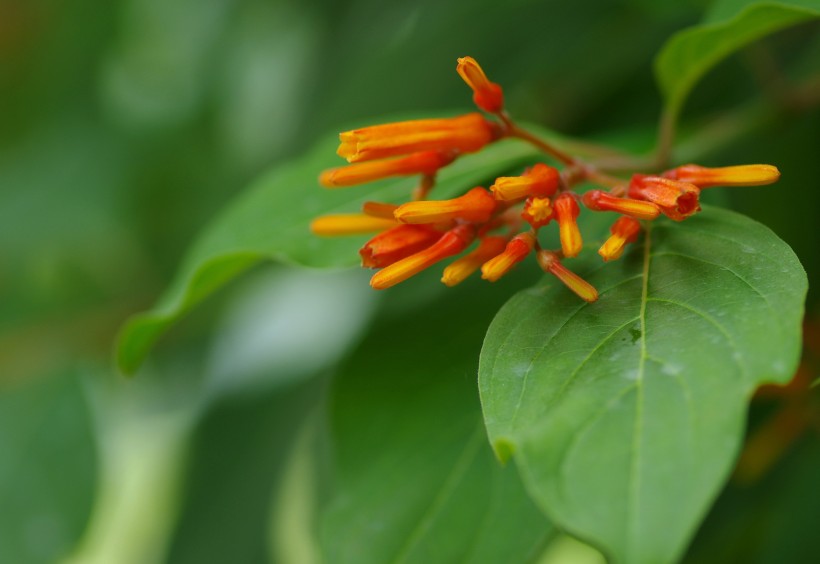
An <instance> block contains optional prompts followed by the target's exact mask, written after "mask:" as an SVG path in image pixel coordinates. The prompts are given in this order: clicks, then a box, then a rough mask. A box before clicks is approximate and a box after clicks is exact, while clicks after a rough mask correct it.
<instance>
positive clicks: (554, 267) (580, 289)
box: [535, 250, 598, 303]
mask: <svg viewBox="0 0 820 564" xmlns="http://www.w3.org/2000/svg"><path fill="white" fill-rule="evenodd" d="M535 256H536V259H538V265H539V266H540V267H541V269H542V270H543V271H544V272H549V273H550V274H552V275H553V276H555V277H556V278H558V280H560V281H561V282H563V283H564V285H565V286H566V287H567V288H569V289H570V290H572V291H573V292H574V293H575V294H576V295H577V296H578V297H579V298H581V299H582V300H584V301H585V302H589V303H592V302H594V301H596V300H597V299H598V290H596V289H595V287H594V286H593V285H592V284H590V283H589V282H587V281H586V280H584V279H583V278H581V277H580V276H578V275H577V274H575V273H574V272H572V271H571V270H567V268H566V267H565V266H564V265H563V264H561V261H560V260H559V259H558V255H557V254H555V253H554V252H552V251H546V250H540V251H538V253H537V254H536V255H535Z"/></svg>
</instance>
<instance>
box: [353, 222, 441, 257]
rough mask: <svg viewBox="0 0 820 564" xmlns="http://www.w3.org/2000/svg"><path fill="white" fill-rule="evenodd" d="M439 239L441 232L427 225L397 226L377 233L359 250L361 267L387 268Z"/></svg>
mask: <svg viewBox="0 0 820 564" xmlns="http://www.w3.org/2000/svg"><path fill="white" fill-rule="evenodd" d="M440 238H441V231H439V230H437V229H435V228H433V227H431V226H429V225H397V226H395V227H393V228H392V229H388V230H387V231H384V232H383V233H379V234H378V235H376V236H375V237H373V238H372V239H371V240H370V241H368V242H367V243H365V245H364V247H362V248H361V250H359V254H360V255H361V257H362V266H364V267H367V268H382V267H385V266H389V265H391V264H393V263H394V262H397V261H399V260H401V259H403V258H406V257H409V256H410V255H414V254H416V253H417V252H419V251H422V250H424V249H426V248H427V247H429V246H430V245H432V244H433V243H435V242H436V241H438V240H439V239H440Z"/></svg>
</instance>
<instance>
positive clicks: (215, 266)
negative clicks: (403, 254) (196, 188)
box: [116, 120, 536, 373]
mask: <svg viewBox="0 0 820 564" xmlns="http://www.w3.org/2000/svg"><path fill="white" fill-rule="evenodd" d="M385 121H389V120H385ZM337 145H338V137H337V135H335V134H334V135H332V136H329V137H328V138H326V139H324V140H323V141H322V142H321V143H319V144H318V145H317V146H316V148H315V149H314V150H312V151H311V152H310V153H309V154H308V155H306V156H305V157H304V158H302V159H300V160H298V161H297V162H294V163H292V164H289V165H286V166H284V167H281V168H277V169H275V170H273V171H272V172H270V173H269V174H267V175H265V176H263V177H262V178H261V179H259V180H258V181H257V182H256V183H254V184H253V185H252V186H251V187H250V189H249V190H248V191H247V192H246V193H245V194H243V195H242V196H241V197H239V198H238V200H237V201H236V202H235V203H234V204H233V205H232V206H230V207H229V208H228V209H227V210H226V211H225V213H224V214H223V215H222V216H220V217H219V218H217V219H216V220H215V221H214V223H213V224H211V226H210V227H209V228H208V229H207V230H206V231H205V232H204V233H203V234H202V236H201V237H200V239H199V240H198V241H197V242H196V243H195V244H194V246H193V248H192V249H191V251H190V253H189V254H188V256H187V258H186V259H185V261H184V263H183V265H182V267H181V268H180V270H179V272H178V273H177V276H176V278H175V279H174V281H173V282H172V284H171V286H170V287H169V288H168V290H167V291H166V292H165V294H164V295H163V296H162V298H161V299H160V301H159V303H158V304H157V305H156V306H155V307H154V308H153V309H152V310H150V311H148V312H146V313H142V314H139V315H137V316H134V317H133V318H131V320H129V321H128V323H127V324H126V325H125V326H124V327H123V329H122V331H121V333H120V336H119V339H118V345H117V351H116V355H117V363H118V366H119V368H120V370H122V371H123V372H125V373H132V372H133V371H134V370H136V369H137V367H138V366H139V364H140V363H141V362H142V359H143V358H144V357H145V355H146V354H147V352H148V350H149V349H150V348H151V346H152V345H153V344H154V342H155V341H156V340H157V339H158V338H159V336H160V335H161V334H162V333H163V332H164V331H165V330H166V329H167V328H168V327H169V326H170V325H172V324H173V323H174V322H175V321H176V320H177V319H179V318H180V317H181V316H182V315H183V314H184V313H185V312H186V311H187V310H189V309H190V308H191V307H193V306H194V305H195V304H197V303H198V302H200V301H201V300H203V299H204V298H206V297H207V296H208V295H210V294H211V293H213V292H214V291H216V290H217V289H219V288H220V287H221V286H223V285H224V284H226V283H227V282H229V281H230V280H231V279H233V278H235V277H236V276H238V275H239V274H241V273H242V272H244V271H245V270H247V269H248V268H250V267H251V266H253V265H254V264H256V263H258V262H259V261H261V260H265V259H268V260H277V261H282V262H286V263H294V264H301V265H306V266H311V267H340V266H352V265H354V264H356V263H357V262H358V259H359V255H358V252H357V251H358V249H359V247H361V245H362V243H363V242H364V241H365V240H367V237H340V238H320V237H316V236H315V235H312V234H311V233H310V231H309V228H308V226H309V224H310V221H311V220H312V219H313V218H315V217H317V216H320V215H324V214H332V213H351V212H357V211H359V209H360V207H361V204H362V203H363V202H365V201H367V200H378V201H402V200H403V199H406V198H407V195H408V194H409V193H410V191H411V190H412V188H413V186H414V184H415V182H416V180H415V179H408V178H403V179H398V180H385V181H381V182H376V183H372V184H368V185H365V186H359V187H351V188H343V189H336V190H325V189H322V188H320V187H319V185H318V182H317V178H318V175H319V173H320V172H321V171H322V170H324V169H326V168H330V167H334V166H341V165H343V164H344V161H343V160H342V159H340V158H339V157H337V156H336V147H337ZM535 154H536V153H535V152H534V150H533V149H531V148H530V147H529V146H527V145H525V144H523V143H521V142H517V141H502V142H499V143H495V144H493V145H491V146H490V147H487V148H486V149H484V150H483V151H481V152H480V153H478V154H474V155H467V156H464V157H462V158H460V159H458V161H456V162H455V163H454V164H453V165H451V166H449V167H447V168H446V169H444V170H443V171H442V173H441V174H440V175H439V182H438V184H437V186H436V189H435V194H436V195H437V196H439V197H451V196H453V195H457V194H459V193H461V192H463V191H464V190H466V189H468V188H471V187H473V186H475V185H477V184H479V183H482V182H485V181H487V180H488V179H492V178H493V177H494V175H496V174H498V173H501V172H504V171H506V170H508V169H511V168H515V167H517V166H521V165H522V164H523V163H524V162H526V160H527V159H528V158H530V159H531V158H532V157H533V156H534V155H535Z"/></svg>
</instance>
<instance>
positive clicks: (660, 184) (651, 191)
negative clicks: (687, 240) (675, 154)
mask: <svg viewBox="0 0 820 564" xmlns="http://www.w3.org/2000/svg"><path fill="white" fill-rule="evenodd" d="M627 195H628V196H629V197H630V198H634V199H636V200H644V201H647V202H652V203H653V204H655V205H657V206H658V207H659V208H660V210H661V212H662V213H663V214H664V215H665V216H667V217H668V218H670V219H673V220H675V221H683V220H684V219H686V218H687V217H689V216H691V215H693V214H695V213H697V212H699V211H700V188H698V187H697V186H695V185H694V184H692V183H690V182H683V181H680V180H675V179H671V178H664V177H661V176H645V175H642V174H635V175H633V177H632V180H631V181H630V183H629V188H628V190H627Z"/></svg>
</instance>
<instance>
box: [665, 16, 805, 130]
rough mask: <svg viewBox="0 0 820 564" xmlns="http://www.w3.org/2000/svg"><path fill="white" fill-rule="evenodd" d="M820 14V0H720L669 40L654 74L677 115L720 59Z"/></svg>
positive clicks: (672, 116) (668, 112) (671, 115)
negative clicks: (703, 18) (700, 20)
mask: <svg viewBox="0 0 820 564" xmlns="http://www.w3.org/2000/svg"><path fill="white" fill-rule="evenodd" d="M818 16H820V6H818V2H817V1H816V0H784V1H773V2H760V1H749V0H729V1H724V2H718V3H717V4H716V5H715V6H714V8H713V10H712V12H711V14H710V15H709V16H707V18H706V21H705V22H704V23H703V24H700V25H697V26H694V27H690V28H688V29H685V30H683V31H681V32H679V33H677V34H675V35H673V36H672V37H671V38H670V39H669V41H667V42H666V44H665V45H664V47H663V49H661V51H660V53H659V54H658V56H657V57H656V59H655V76H656V78H657V80H658V83H659V85H660V88H661V91H662V93H663V95H664V98H665V99H666V107H665V114H666V116H667V119H670V120H672V121H674V120H675V119H676V118H677V116H678V114H679V113H680V110H681V108H682V107H683V104H684V102H685V100H686V97H687V96H688V95H689V92H690V91H691V90H692V88H693V87H694V86H695V84H697V82H698V81H699V80H700V79H701V78H702V77H703V75H705V74H706V73H707V72H708V71H709V70H710V69H712V68H713V67H714V66H715V65H717V64H718V63H719V62H720V61H722V60H723V59H725V58H726V57H728V56H729V55H731V54H732V53H734V52H735V51H737V50H739V49H741V48H742V47H743V46H745V45H748V44H749V43H752V42H753V41H755V40H757V39H760V38H762V37H764V36H766V35H769V34H771V33H774V32H776V31H778V30H781V29H784V28H786V27H789V26H791V25H794V24H797V23H799V22H802V21H806V20H809V19H812V18H816V17H818Z"/></svg>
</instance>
